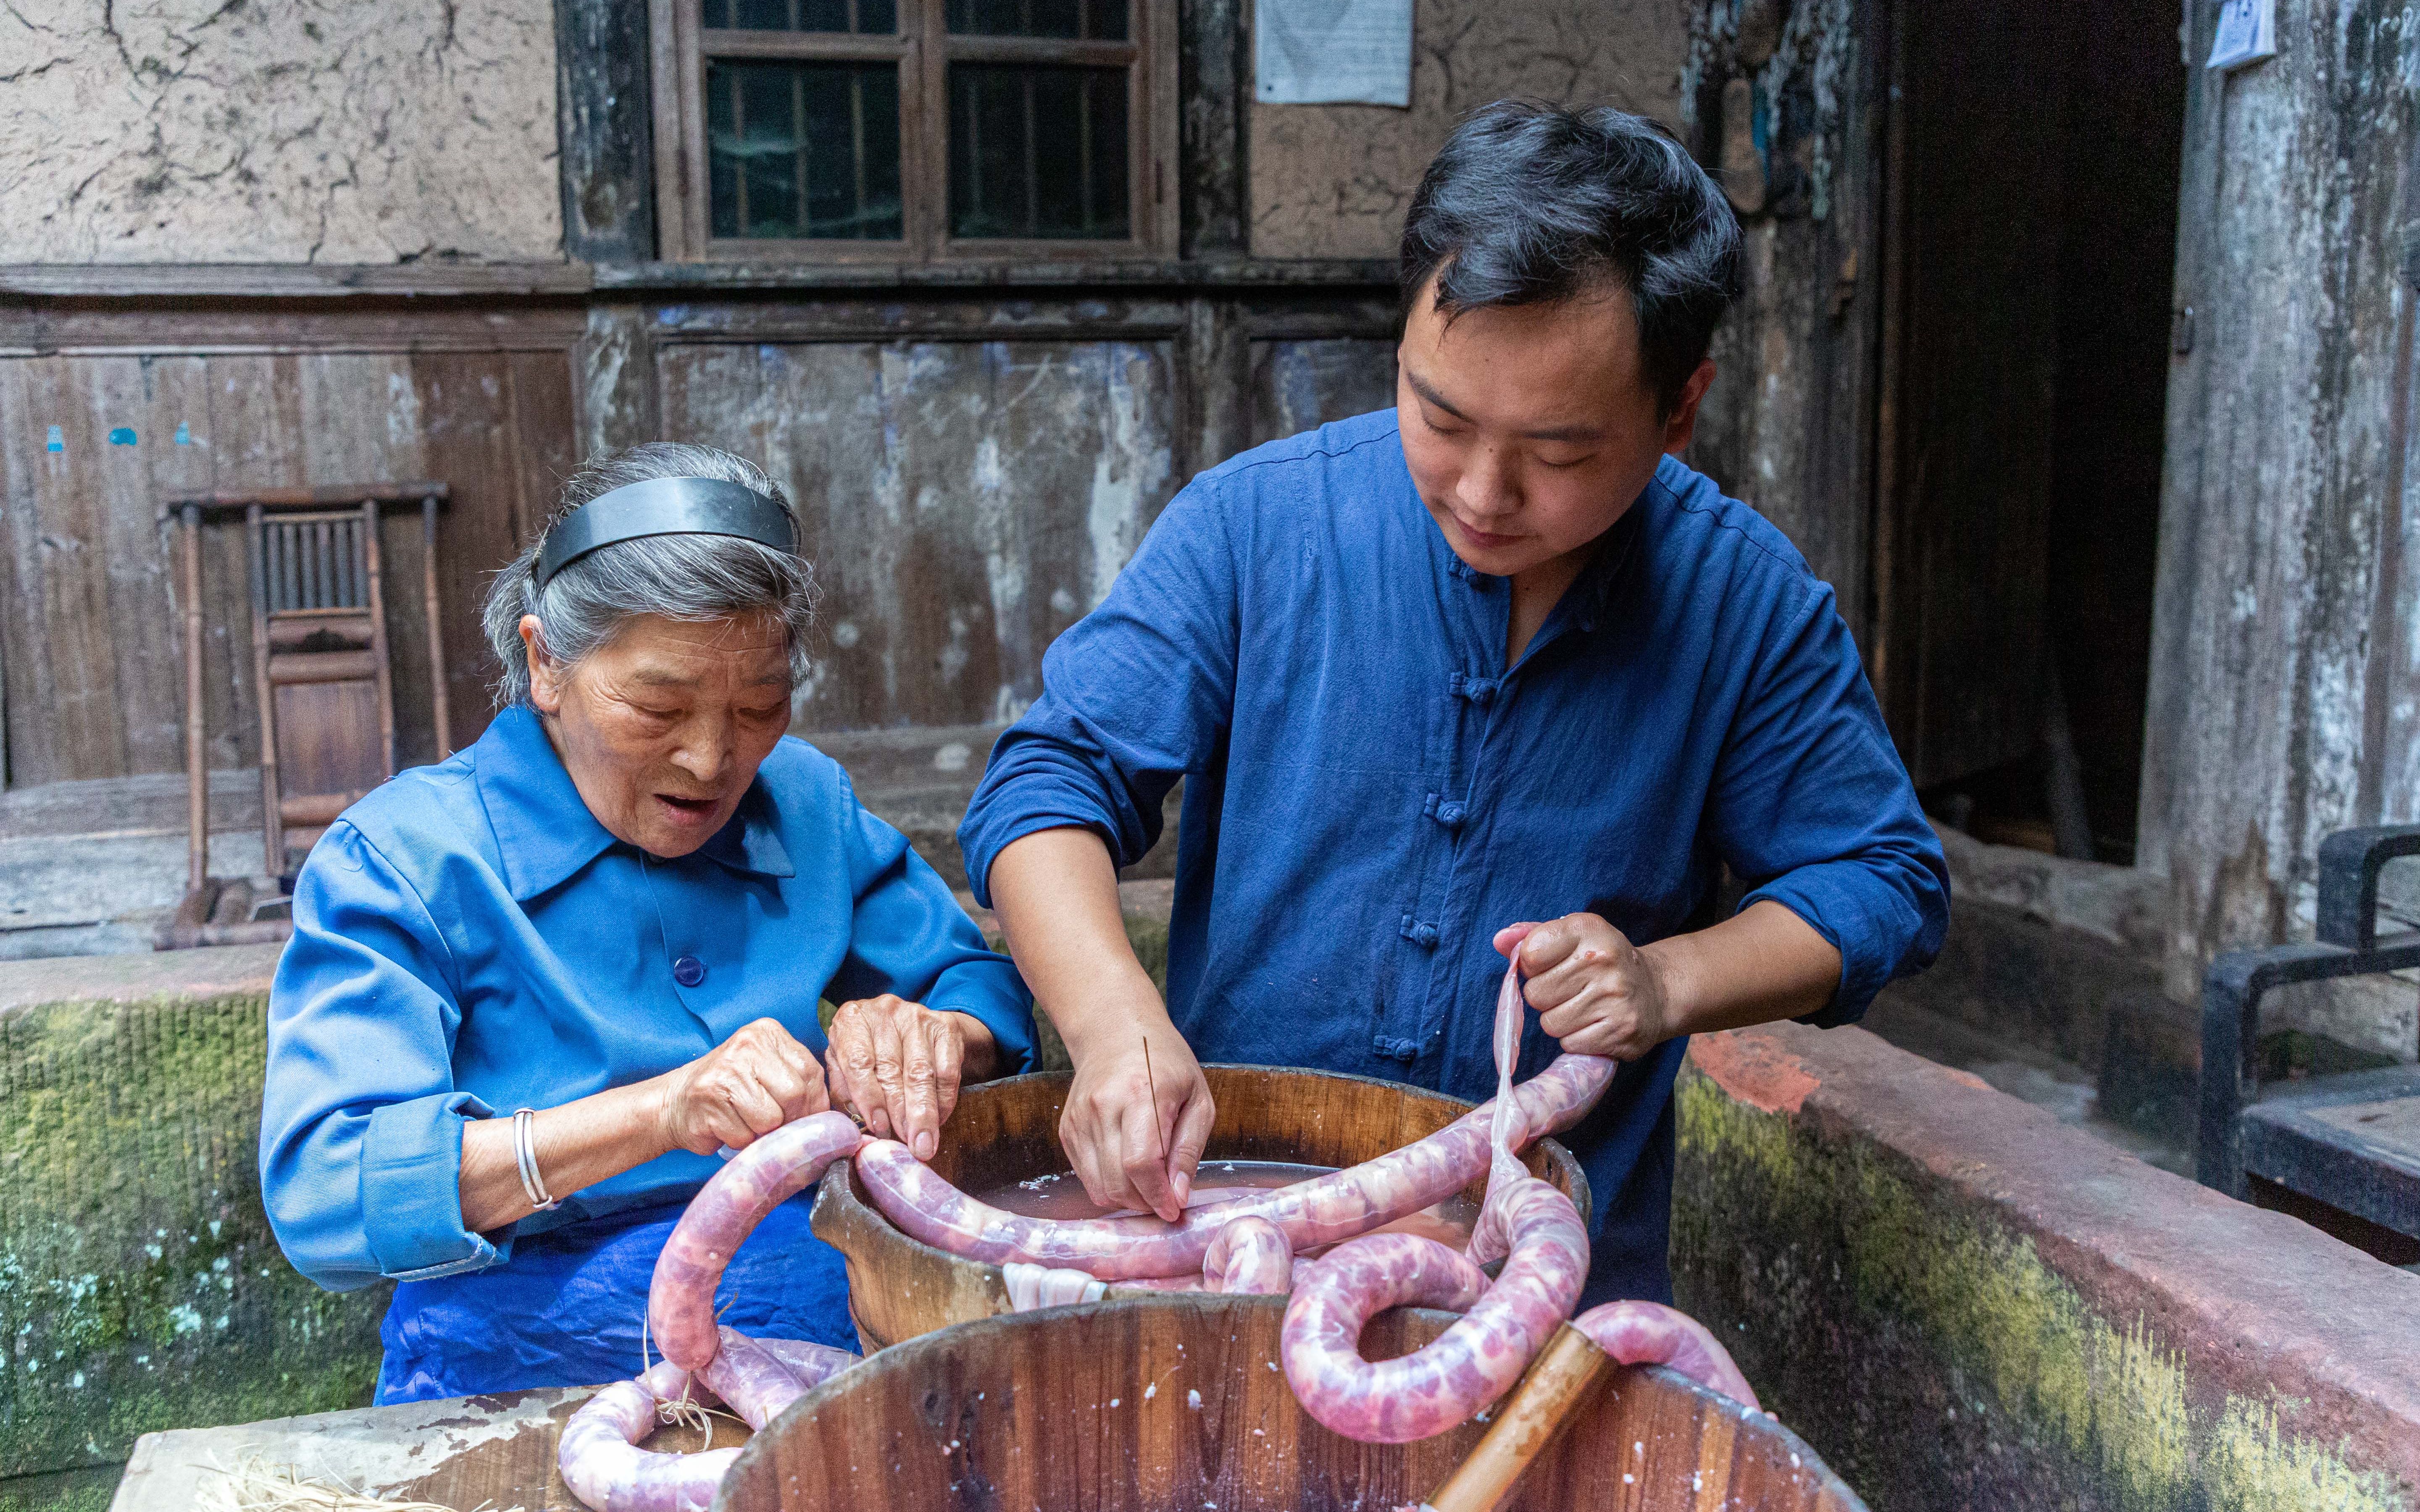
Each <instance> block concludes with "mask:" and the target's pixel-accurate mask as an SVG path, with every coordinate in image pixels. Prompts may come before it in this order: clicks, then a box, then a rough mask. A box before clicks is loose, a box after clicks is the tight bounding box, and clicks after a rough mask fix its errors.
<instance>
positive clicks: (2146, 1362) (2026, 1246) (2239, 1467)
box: [1673, 1025, 2420, 1512]
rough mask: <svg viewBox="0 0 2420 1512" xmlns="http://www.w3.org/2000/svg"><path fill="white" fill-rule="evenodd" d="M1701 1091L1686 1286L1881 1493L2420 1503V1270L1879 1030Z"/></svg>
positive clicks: (1730, 1046) (2130, 1502) (1886, 1504)
mask: <svg viewBox="0 0 2420 1512" xmlns="http://www.w3.org/2000/svg"><path fill="white" fill-rule="evenodd" d="M1679 1096H1680V1122H1681V1157H1680V1168H1679V1173H1678V1178H1677V1180H1676V1190H1675V1201H1674V1233H1673V1263H1674V1273H1675V1281H1676V1284H1677V1286H1678V1288H1679V1290H1680V1293H1681V1299H1682V1303H1683V1305H1684V1306H1687V1307H1689V1308H1690V1309H1691V1310H1693V1311H1695V1312H1697V1313H1698V1314H1699V1316H1700V1317H1702V1318H1704V1319H1706V1320H1707V1321H1708V1322H1709V1323H1710V1324H1713V1325H1714V1326H1716V1327H1717V1328H1718V1329H1719V1330H1720V1332H1721V1333H1722V1335H1723V1336H1724V1337H1725V1339H1726V1340H1727V1341H1728V1342H1730V1343H1731V1345H1732V1346H1733V1349H1734V1350H1735V1352H1737V1353H1738V1355H1739V1357H1740V1361H1741V1364H1742V1365H1743V1366H1744V1367H1745V1368H1746V1370H1747V1372H1748V1375H1749V1378H1750V1380H1751V1381H1754V1382H1755V1383H1756V1385H1757V1387H1758V1389H1759V1391H1760V1392H1763V1393H1769V1394H1770V1395H1769V1397H1768V1402H1767V1405H1769V1406H1773V1407H1774V1408H1775V1409H1776V1411H1777V1412H1780V1414H1781V1415H1782V1416H1783V1417H1784V1418H1785V1419H1787V1420H1789V1421H1790V1422H1792V1423H1793V1424H1795V1425H1797V1426H1799V1427H1800V1429H1801V1431H1803V1432H1804V1433H1805V1434H1806V1436H1807V1439H1808V1441H1809V1442H1810V1443H1814V1444H1815V1446H1816V1448H1817V1449H1818V1450H1819V1451H1821V1452H1822V1453H1823V1456H1824V1458H1826V1459H1827V1460H1828V1461H1829V1462H1831V1463H1832V1464H1833V1465H1834V1466H1835V1467H1836V1468H1838V1469H1839V1470H1840V1472H1841V1473H1842V1474H1843V1475H1844V1476H1846V1477H1847V1478H1848V1479H1849V1480H1850V1482H1851V1483H1852V1484H1853V1485H1854V1486H1856V1487H1857V1488H1858V1489H1859V1490H1860V1491H1861V1492H1862V1493H1863V1494H1865V1495H1866V1496H1867V1497H1868V1498H1869V1501H1870V1502H1871V1504H1873V1505H1874V1507H1875V1508H1876V1509H1877V1512H1892V1509H1896V1508H1913V1507H1937V1506H1962V1507H1974V1508H1999V1507H2006V1508H2011V1509H2014V1508H2020V1507H2023V1508H2032V1507H2040V1506H2072V1507H2095V1508H2099V1507H2106V1508H2124V1509H2128V1512H2133V1509H2138V1508H2158V1509H2167V1508H2175V1509H2178V1512H2185V1509H2188V1508H2191V1509H2195V1512H2203V1509H2207V1512H2230V1509H2237V1508H2240V1509H2242V1512H2254V1509H2259V1512H2282V1509H2288V1508H2307V1509H2310V1512H2319V1509H2321V1508H2327V1509H2331V1512H2388V1509H2399V1512H2408V1509H2410V1508H2412V1506H2414V1505H2415V1504H2420V1276H2413V1275H2411V1274H2408V1273H2403V1272H2401V1271H2397V1270H2396V1269H2395V1268H2393V1267H2391V1266H2387V1265H2384V1264H2381V1263H2380V1262H2379V1261H2376V1260H2373V1259H2371V1258H2369V1257H2367V1256H2365V1255H2363V1254H2361V1253H2360V1252H2358V1251H2356V1250H2353V1249H2351V1248H2350V1247H2349V1246H2347V1245H2344V1244H2341V1243H2338V1242H2336V1241H2335V1240H2332V1239H2329V1238H2327V1237H2326V1236H2325V1235H2322V1234H2320V1233H2319V1231H2317V1230H2316V1229H2312V1228H2309V1227H2304V1225H2302V1224H2299V1223H2297V1222H2295V1221H2293V1220H2291V1219H2288V1218H2286V1217H2283V1216H2282V1215H2280V1214H2276V1213H2272V1212H2265V1211H2260V1210H2257V1209H2255V1208H2251V1207H2248V1206H2245V1205H2244V1204H2242V1203H2238V1202H2234V1201H2231V1200H2229V1199H2227V1198H2225V1197H2222V1196H2218V1195H2217V1194H2215V1193H2212V1192H2210V1191H2208V1190H2206V1189H2204V1188H2202V1187H2199V1186H2196V1185H2195V1184H2194V1183H2192V1182H2190V1181H2187V1180H2183V1179H2181V1178H2180V1177H2175V1176H2170V1175H2167V1174H2166V1173H2164V1172H2161V1171H2158V1170H2154V1169H2152V1168H2151V1167H2149V1166H2148V1165H2143V1164H2142V1163H2141V1162H2139V1161H2136V1160H2134V1159H2133V1157H2131V1156H2128V1155H2125V1154H2122V1153H2120V1152H2118V1151H2117V1150H2115V1149H2111V1148H2110V1147H2108V1146H2106V1145H2103V1144H2102V1143H2101V1142H2099V1141H2098V1140H2095V1139H2093V1138H2092V1137H2090V1136H2089V1135H2087V1134H2082V1133H2080V1132H2078V1131H2076V1130H2073V1129H2071V1128H2068V1127H2066V1126H2064V1125H2062V1124H2060V1123H2059V1122H2058V1121H2057V1120H2056V1119H2054V1118H2052V1117H2051V1116H2050V1115H2049V1114H2047V1113H2045V1112H2043V1111H2041V1110H2040V1109H2037V1108H2034V1107H2032V1106H2029V1105H2028V1104H2026V1103H2021V1102H2019V1101H2017V1100H2016V1099H2014V1098H2010V1097H2008V1096H2005V1095H2003V1094H2001V1093H1999V1092H1995V1091H1993V1090H1992V1089H1991V1088H1988V1087H1986V1086H1984V1085H1983V1084H1982V1083H1981V1082H1980V1081H1978V1079H1976V1078H1975V1077H1973V1076H1970V1075H1967V1074H1965V1073H1963V1072H1953V1071H1949V1070H1947V1069H1945V1068H1943V1067H1939V1066H1936V1065H1933V1064H1932V1063H1931V1062H1930V1061H1926V1060H1923V1059H1921V1058H1919V1057H1915V1056H1911V1055H1908V1054H1906V1053H1905V1052H1902V1051H1899V1050H1896V1049H1893V1048H1892V1047H1890V1046H1889V1045H1887V1044H1885V1043H1884V1042H1883V1041H1880V1040H1877V1039H1875V1038H1874V1037H1873V1036H1871V1035H1869V1034H1867V1033H1865V1032H1863V1031H1861V1030H1857V1029H1835V1030H1828V1031H1826V1030H1816V1029H1809V1028H1806V1027H1803V1026H1795V1025H1783V1026H1768V1027H1765V1028H1761V1029H1755V1030H1745V1031H1740V1032H1737V1033H1733V1034H1729V1035H1716V1036H1704V1037H1700V1038H1699V1039H1698V1040H1697V1041H1693V1043H1692V1045H1691V1051H1690V1057H1689V1069H1688V1070H1687V1071H1686V1072H1684V1073H1683V1081H1682V1085H1681V1088H1680V1094H1679Z"/></svg>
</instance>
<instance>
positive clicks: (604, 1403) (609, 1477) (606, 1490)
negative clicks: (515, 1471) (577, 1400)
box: [555, 1360, 739, 1512]
mask: <svg viewBox="0 0 2420 1512" xmlns="http://www.w3.org/2000/svg"><path fill="white" fill-rule="evenodd" d="M688 1390H690V1377H689V1374H688V1372H686V1371H684V1370H683V1369H681V1367H680V1366H678V1365H675V1364H673V1363H672V1362H671V1361H669V1360H659V1361H658V1362H657V1363H656V1364H655V1365H652V1366H651V1367H649V1369H648V1370H647V1373H646V1374H644V1375H643V1376H641V1377H640V1378H639V1379H638V1380H636V1381H615V1382H614V1383H613V1385H611V1386H608V1387H606V1388H605V1389H604V1390H603V1391H600V1392H598V1393H597V1395H596V1396H591V1397H590V1398H588V1400H587V1401H586V1402H584V1403H582V1405H581V1408H580V1410H579V1411H578V1412H574V1413H572V1414H571V1420H570V1421H569V1422H567V1423H566V1424H564V1425H563V1438H562V1440H561V1441H560V1443H558V1444H557V1446H556V1450H555V1461H556V1463H557V1464H558V1465H560V1466H561V1467H562V1470H563V1483H564V1485H566V1486H567V1487H569V1488H570V1489H571V1494H572V1495H574V1496H576V1497H578V1498H580V1500H581V1501H582V1503H584V1504H586V1505H587V1506H588V1507H589V1508H590V1509H591V1512H706V1508H707V1506H708V1505H710V1504H712V1503H713V1501H714V1492H715V1489H716V1488H718V1487H720V1486H721V1484H722V1476H723V1473H724V1472H726V1471H728V1470H729V1469H730V1468H731V1463H732V1461H733V1460H735V1459H737V1458H739V1451H738V1450H737V1449H736V1448H732V1449H709V1450H707V1451H706V1453H704V1454H693V1455H667V1454H655V1453H652V1452H650V1451H648V1450H645V1449H642V1448H640V1447H638V1444H639V1441H640V1440H642V1439H644V1438H645V1437H646V1436H647V1435H648V1434H649V1433H651V1432H653V1431H655V1427H656V1403H657V1401H658V1400H659V1399H660V1400H663V1401H677V1400H679V1399H680V1396H681V1394H682V1393H683V1392H684V1391H688ZM691 1395H692V1396H695V1395H698V1393H696V1392H691Z"/></svg>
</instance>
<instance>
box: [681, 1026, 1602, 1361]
mask: <svg viewBox="0 0 2420 1512" xmlns="http://www.w3.org/2000/svg"><path fill="white" fill-rule="evenodd" d="M1613 1072H1614V1062H1612V1061H1610V1060H1607V1059H1605V1058H1604V1057H1599V1056H1560V1057H1556V1059H1555V1062H1554V1063H1553V1064H1552V1065H1550V1066H1548V1067H1547V1068H1546V1069H1545V1070H1544V1071H1543V1072H1539V1073H1538V1074H1537V1075H1536V1076H1534V1077H1531V1078H1530V1079H1529V1080H1528V1081H1527V1082H1525V1083H1523V1084H1522V1085H1521V1087H1520V1088H1519V1089H1518V1090H1517V1091H1516V1092H1515V1093H1514V1094H1513V1106H1514V1109H1515V1112H1516V1114H1517V1118H1516V1119H1515V1120H1514V1125H1515V1126H1514V1128H1513V1129H1512V1142H1513V1144H1514V1146H1515V1148H1518V1147H1522V1146H1526V1145H1528V1143H1529V1142H1530V1141H1531V1140H1534V1139H1536V1138H1538V1137H1539V1136H1540V1135H1542V1134H1551V1133H1554V1132H1555V1131H1557V1130H1559V1129H1564V1128H1568V1127H1569V1126H1570V1125H1571V1124H1573V1123H1575V1122H1576V1121H1578V1119H1579V1117H1580V1115H1581V1114H1583V1113H1585V1112H1587V1111H1588V1109H1589V1108H1590V1106H1591V1105H1592V1104H1593V1103H1595V1102H1596V1100H1597V1098H1598V1097H1599V1096H1601V1095H1603V1093H1604V1091H1605V1088H1606V1084H1607V1083H1609V1082H1611V1081H1612V1079H1613ZM1494 1110H1495V1104H1494V1103H1489V1104H1488V1105H1487V1106H1485V1107H1480V1108H1475V1109H1473V1110H1471V1111H1470V1112H1468V1113H1466V1114H1464V1115H1463V1116H1462V1117H1461V1118H1459V1119H1455V1120H1454V1121H1453V1122H1452V1123H1450V1124H1448V1125H1447V1126H1446V1127H1444V1128H1443V1129H1440V1130H1438V1131H1437V1132H1436V1133H1435V1134H1431V1135H1429V1136H1428V1137H1427V1138H1425V1139H1422V1140H1419V1141H1417V1142H1416V1143H1413V1144H1410V1145H1406V1146H1404V1148H1403V1149H1398V1150H1395V1151H1394V1152H1393V1153H1391V1154H1387V1155H1381V1156H1379V1157H1378V1158H1377V1159H1376V1160H1373V1161H1369V1162H1366V1163H1364V1164H1362V1165H1356V1166H1353V1167H1351V1168H1349V1169H1346V1170H1342V1171H1335V1172H1332V1173H1330V1174H1328V1175H1326V1176H1322V1177H1318V1178H1315V1179H1313V1180H1308V1181H1301V1182H1297V1183H1295V1185H1293V1186H1286V1187H1279V1188H1276V1189H1275V1190H1272V1191H1268V1192H1263V1193H1255V1194H1253V1195H1252V1196H1249V1197H1246V1198H1243V1199H1241V1200H1238V1201H1235V1202H1222V1203H1219V1204H1218V1205H1217V1206H1215V1207H1210V1208H1200V1209H1193V1210H1189V1211H1187V1213H1186V1214H1185V1216H1184V1217H1183V1218H1182V1219H1181V1220H1179V1221H1178V1222H1176V1223H1173V1224H1170V1223H1164V1222H1162V1221H1160V1220H1159V1219H1156V1218H1091V1219H1083V1220H1079V1221H1076V1222H1067V1223H1054V1222H1052V1221H1050V1220H1047V1219H1043V1218H1026V1217H1020V1216H1018V1215H1017V1214H1015V1213H1009V1212H1002V1211H1001V1210H1000V1209H998V1208H993V1207H988V1206H986V1205H985V1204H984V1203H981V1202H977V1201H976V1200H975V1199H974V1198H972V1197H970V1196H967V1195H966V1194H965V1193H963V1192H961V1191H959V1190H958V1189H957V1188H956V1187H954V1186H952V1185H951V1184H950V1183H949V1182H947V1181H945V1180H942V1179H941V1178H940V1177H939V1176H938V1175H936V1174H935V1173H934V1172H933V1171H932V1169H931V1168H930V1167H928V1166H926V1165H923V1163H922V1162H921V1161H919V1160H917V1159H916V1157H915V1156H913V1155H911V1154H909V1153H908V1152H907V1147H906V1146H904V1145H901V1144H898V1143H896V1142H895V1141H892V1140H888V1139H876V1140H870V1141H868V1142H867V1144H866V1146H865V1148H864V1149H861V1150H860V1151H859V1152H858V1156H857V1175H858V1180H861V1181H862V1182H863V1183H864V1184H865V1189H866V1191H867V1192H868V1193H869V1194H870V1195H871V1196H873V1198H874V1202H875V1205H876V1207H877V1208H879V1209H881V1211H882V1212H883V1213H884V1215H885V1216H887V1217H889V1218H890V1219H891V1221H892V1223H894V1224H896V1225H898V1226H899V1227H900V1229H901V1230H902V1231H904V1232H905V1233H907V1234H908V1235H910V1236H911V1237H913V1238H915V1239H919V1240H922V1241H923V1242H925V1243H927V1244H930V1245H932V1246H933V1247H935V1248H936V1249H942V1250H947V1251H948V1252H950V1253H951V1254H953V1255H960V1256H964V1257H967V1258H968V1259H971V1260H983V1261H986V1262H988V1263H990V1264H993V1265H1004V1264H1006V1263H1007V1262H1009V1261H1011V1260H1022V1261H1024V1262H1026V1263H1027V1264H1030V1265H1043V1266H1051V1267H1063V1268H1068V1269H1073V1270H1078V1271H1082V1272H1084V1273H1087V1274H1089V1275H1095V1276H1098V1277H1100V1278H1101V1279H1103V1280H1105V1281H1126V1280H1133V1279H1138V1278H1143V1277H1154V1276H1183V1275H1187V1274H1189V1273H1194V1272H1197V1271H1199V1270H1201V1269H1202V1260H1203V1258H1204V1257H1206V1256H1207V1255H1208V1253H1209V1250H1210V1242H1211V1241H1212V1240H1213V1239H1215V1238H1217V1237H1218V1230H1219V1229H1221V1228H1223V1227H1226V1226H1227V1225H1228V1224H1230V1223H1233V1222H1234V1221H1235V1220H1236V1219H1238V1218H1244V1217H1253V1218H1265V1219H1267V1220H1268V1221H1269V1222H1271V1223H1273V1224H1275V1225H1276V1226H1277V1227H1279V1229H1280V1230H1281V1231H1282V1232H1283V1233H1284V1234H1285V1237H1286V1240H1287V1242H1289V1243H1291V1244H1292V1245H1293V1246H1294V1248H1295V1252H1296V1253H1300V1252H1302V1251H1304V1250H1309V1249H1316V1248H1319V1247H1320V1246H1323V1245H1326V1244H1333V1243H1336V1242H1339V1241H1341V1240H1346V1239H1351V1238H1353V1237H1355V1236H1357V1235H1360V1234H1366V1233H1368V1232H1369V1231H1370V1230H1372V1229H1373V1228H1378V1227H1384V1226H1386V1225H1388V1224H1390V1223H1392V1222H1394V1221H1395V1220H1396V1219H1398V1218H1402V1217H1404V1216H1405V1215H1407V1214H1410V1213H1414V1212H1418V1211H1420V1210H1421V1209H1422V1208H1425V1207H1428V1206H1430V1205H1432V1204H1434V1203H1436V1202H1440V1201H1442V1200H1444V1199H1445V1198H1446V1197H1449V1196H1452V1195H1453V1194H1454V1193H1456V1192H1459V1191H1461V1190H1462V1189H1463V1188H1464V1187H1466V1186H1467V1185H1469V1184H1470V1183H1471V1182H1472V1181H1473V1180H1477V1179H1478V1178H1479V1177H1480V1176H1481V1174H1483V1173H1484V1172H1486V1170H1487V1169H1488V1164H1489V1148H1488V1132H1489V1127H1490V1124H1491V1122H1492V1120H1493V1118H1494ZM750 1148H751V1149H753V1148H754V1147H750ZM734 1164H735V1165H736V1164H737V1162H734ZM666 1352H667V1353H669V1352H670V1349H669V1346H667V1350H666ZM675 1358H678V1357H677V1356H675Z"/></svg>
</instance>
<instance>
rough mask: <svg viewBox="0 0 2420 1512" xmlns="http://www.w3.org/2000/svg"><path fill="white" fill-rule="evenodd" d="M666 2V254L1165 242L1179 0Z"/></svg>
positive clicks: (1069, 247) (660, 38) (869, 253)
mask: <svg viewBox="0 0 2420 1512" xmlns="http://www.w3.org/2000/svg"><path fill="white" fill-rule="evenodd" d="M657 5H658V14H657V54H658V55H657V77H658V80H659V94H658V128H659V181H660V182H661V183H662V184H663V186H664V191H665V193H664V195H663V197H664V200H665V203H664V204H663V206H662V207H661V208H662V209H663V211H664V214H663V216H662V220H663V223H664V228H665V231H666V236H665V242H666V246H665V253H666V255H672V256H681V255H687V256H704V257H717V256H737V257H768V258H770V257H783V256H811V257H812V256H831V257H842V258H847V257H852V256H855V257H882V258H893V259H895V258H900V257H907V258H924V257H964V256H973V257H982V256H998V255H1003V254H1014V253H1016V252H1017V251H1019V250H1020V248H1019V244H1021V243H1031V244H1047V249H1045V248H1040V247H1038V246H1037V250H1043V251H1045V252H1046V253H1047V255H1078V256H1081V255H1097V254H1105V253H1106V254H1118V253H1125V254H1156V253H1160V252H1163V251H1164V250H1165V243H1166V241H1167V239H1168V237H1167V232H1168V230H1169V228H1170V223H1171V221H1172V216H1171V215H1170V214H1169V213H1168V207H1167V205H1166V195H1165V186H1166V179H1167V175H1166V172H1165V170H1164V168H1163V166H1162V162H1163V160H1164V158H1165V155H1166V152H1167V150H1168V147H1169V146H1170V145H1171V144H1170V141H1169V139H1170V138H1172V136H1173V131H1172V130H1167V129H1163V123H1161V122H1160V121H1158V120H1157V119H1156V95H1157V93H1158V92H1159V91H1161V90H1164V89H1165V87H1166V80H1165V78H1164V76H1163V75H1164V70H1163V69H1155V68H1154V67H1152V63H1153V59H1154V53H1155V46H1156V44H1161V43H1163V42H1164V39H1166V37H1167V34H1168V32H1169V30H1170V21H1171V16H1170V14H1169V13H1170V12H1171V11H1172V9H1173V6H1172V4H1171V0H657ZM1160 50H1162V51H1164V50H1165V49H1164V47H1162V48H1161V49H1160ZM665 86H669V87H665ZM667 169H669V170H670V172H666V171H665V170H667Z"/></svg>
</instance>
